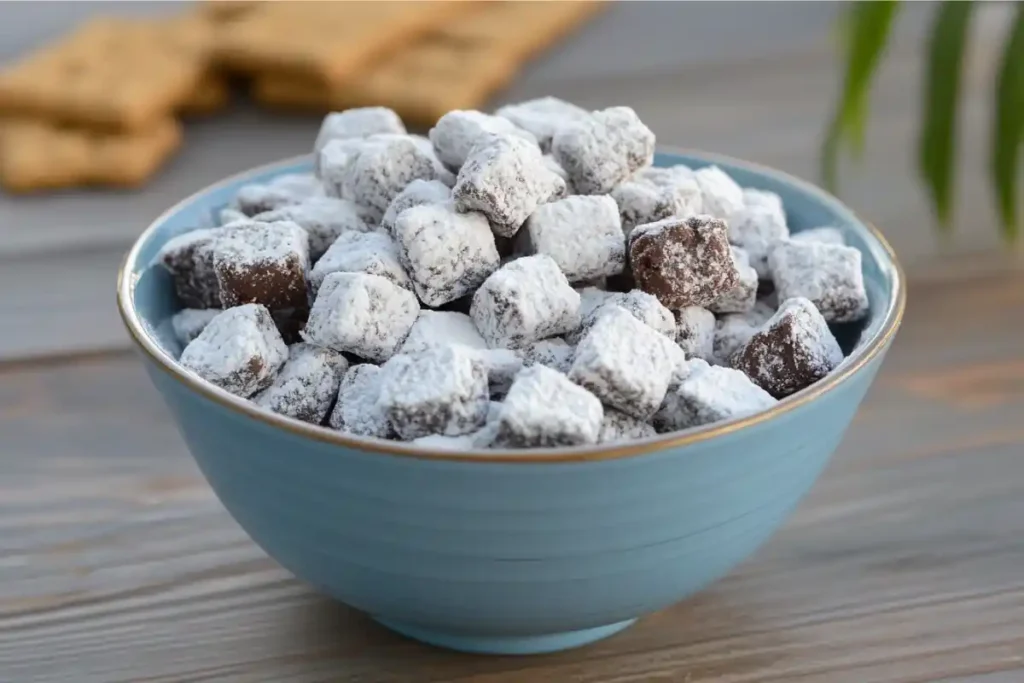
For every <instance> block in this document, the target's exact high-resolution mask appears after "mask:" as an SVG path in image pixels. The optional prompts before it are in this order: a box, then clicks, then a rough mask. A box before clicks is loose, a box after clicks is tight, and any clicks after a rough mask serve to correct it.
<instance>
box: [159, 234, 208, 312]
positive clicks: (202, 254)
mask: <svg viewBox="0 0 1024 683" xmlns="http://www.w3.org/2000/svg"><path fill="white" fill-rule="evenodd" d="M222 234H223V232H222V231H221V230H220V229H218V228H200V229H199V230H190V231H189V232H186V233H184V234H181V235H178V236H176V237H172V238H171V239H169V240H167V242H165V243H164V246H163V247H161V248H160V251H159V252H158V253H157V255H156V257H154V259H153V262H154V263H159V264H160V266H161V267H163V268H164V269H165V270H166V271H167V272H169V273H170V274H171V277H172V278H174V290H175V292H176V293H177V295H178V299H179V300H180V301H181V303H182V305H184V306H187V307H190V308H219V307H220V305H221V304H220V285H219V284H218V282H217V273H216V271H215V270H214V269H213V252H214V248H215V247H216V244H217V240H218V238H219V237H220V236H221V235H222Z"/></svg>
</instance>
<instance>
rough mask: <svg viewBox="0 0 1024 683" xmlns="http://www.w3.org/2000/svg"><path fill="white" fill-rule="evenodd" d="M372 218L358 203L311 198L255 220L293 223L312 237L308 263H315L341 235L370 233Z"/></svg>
mask: <svg viewBox="0 0 1024 683" xmlns="http://www.w3.org/2000/svg"><path fill="white" fill-rule="evenodd" d="M368 218H369V216H368V215H367V213H366V211H365V210H363V209H361V208H360V207H359V205H357V204H356V203H355V202H350V201H349V200H347V199H338V198H336V197H311V198H309V199H307V200H305V201H303V202H300V203H298V204H290V205H288V206H282V207H279V208H277V209H274V210H273V211H266V212H264V213H259V214H256V215H255V216H253V220H255V221H259V222H261V223H278V222H281V221H290V222H292V223H295V224H296V225H298V226H299V227H300V228H302V229H303V230H305V231H306V233H307V234H308V235H309V260H310V263H316V262H317V261H319V260H320V257H321V256H323V255H324V253H325V252H326V251H327V249H328V247H330V246H331V245H332V244H334V241H335V240H336V239H338V237H339V236H340V235H341V234H342V233H346V232H369V231H370V230H372V229H373V228H372V226H371V225H369V224H367V222H366V221H367V219H368Z"/></svg>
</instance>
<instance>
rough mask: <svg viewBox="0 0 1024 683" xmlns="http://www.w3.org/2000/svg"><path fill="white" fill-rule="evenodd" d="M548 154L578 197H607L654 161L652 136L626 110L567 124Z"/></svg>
mask: <svg viewBox="0 0 1024 683" xmlns="http://www.w3.org/2000/svg"><path fill="white" fill-rule="evenodd" d="M551 153H552V154H553V155H554V157H555V159H556V160H557V161H558V163H559V164H561V166H562V168H564V169H565V172H566V173H567V174H568V175H569V180H570V182H571V183H572V186H573V188H574V189H575V190H576V191H577V192H579V193H580V194H608V193H609V192H611V191H612V189H613V188H614V187H615V186H616V185H618V184H619V183H621V182H622V181H624V180H625V179H626V178H628V177H629V176H630V175H632V174H633V173H634V172H636V171H637V170H639V169H641V168H643V167H644V166H649V165H650V163H651V162H652V161H653V160H654V133H652V132H651V129H650V128H648V127H647V126H645V125H644V124H643V122H642V121H641V120H640V117H638V116H637V115H636V112H635V111H633V110H632V109H631V108H629V107H610V108H608V109H604V110H601V111H595V112H593V113H592V114H591V115H590V116H588V117H586V118H581V119H577V120H573V121H570V122H567V123H566V125H564V126H562V127H561V128H559V129H558V131H557V132H556V133H555V137H554V139H553V140H552V143H551Z"/></svg>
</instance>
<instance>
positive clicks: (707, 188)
mask: <svg viewBox="0 0 1024 683" xmlns="http://www.w3.org/2000/svg"><path fill="white" fill-rule="evenodd" d="M693 177H694V180H696V181H697V185H698V186H699V187H700V192H701V199H702V209H701V210H702V211H703V212H704V213H706V214H709V215H711V216H714V217H715V218H720V219H721V220H723V221H731V220H732V218H733V216H735V215H736V214H737V213H739V211H740V210H741V209H742V208H743V207H744V202H743V188H741V187H740V186H739V185H737V184H736V181H735V180H733V179H732V178H731V177H730V176H729V174H728V173H726V172H725V171H723V170H722V169H720V168H719V167H718V166H705V167H704V168H699V169H697V170H696V171H694V172H693Z"/></svg>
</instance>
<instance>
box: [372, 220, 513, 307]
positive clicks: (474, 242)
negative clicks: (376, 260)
mask: <svg viewBox="0 0 1024 683" xmlns="http://www.w3.org/2000/svg"><path fill="white" fill-rule="evenodd" d="M392 232H393V234H394V237H395V241H396V242H397V243H398V253H399V257H400V259H401V262H402V265H403V266H405V269H406V271H407V272H408V273H409V277H411V278H412V282H413V287H414V288H415V290H416V294H417V295H418V296H419V298H420V300H422V301H423V303H425V304H426V305H428V306H434V307H437V306H441V305H443V304H446V303H449V302H452V301H455V300H456V299H458V298H460V297H462V296H464V295H466V294H469V293H470V292H472V291H473V290H474V289H476V288H477V287H479V286H480V284H481V283H482V282H483V281H484V280H486V279H487V276H488V275H490V274H491V273H493V272H494V271H496V270H497V269H498V265H499V262H500V258H499V256H498V250H497V247H495V245H494V237H493V236H492V235H491V227H490V225H489V224H488V223H487V218H486V217H485V216H484V215H483V214H481V213H476V212H470V213H457V212H456V211H455V208H454V206H452V205H451V204H423V205H420V206H414V207H412V208H411V209H406V210H405V211H403V212H402V213H400V214H399V215H398V217H397V218H396V219H395V225H394V228H393V230H392Z"/></svg>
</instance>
